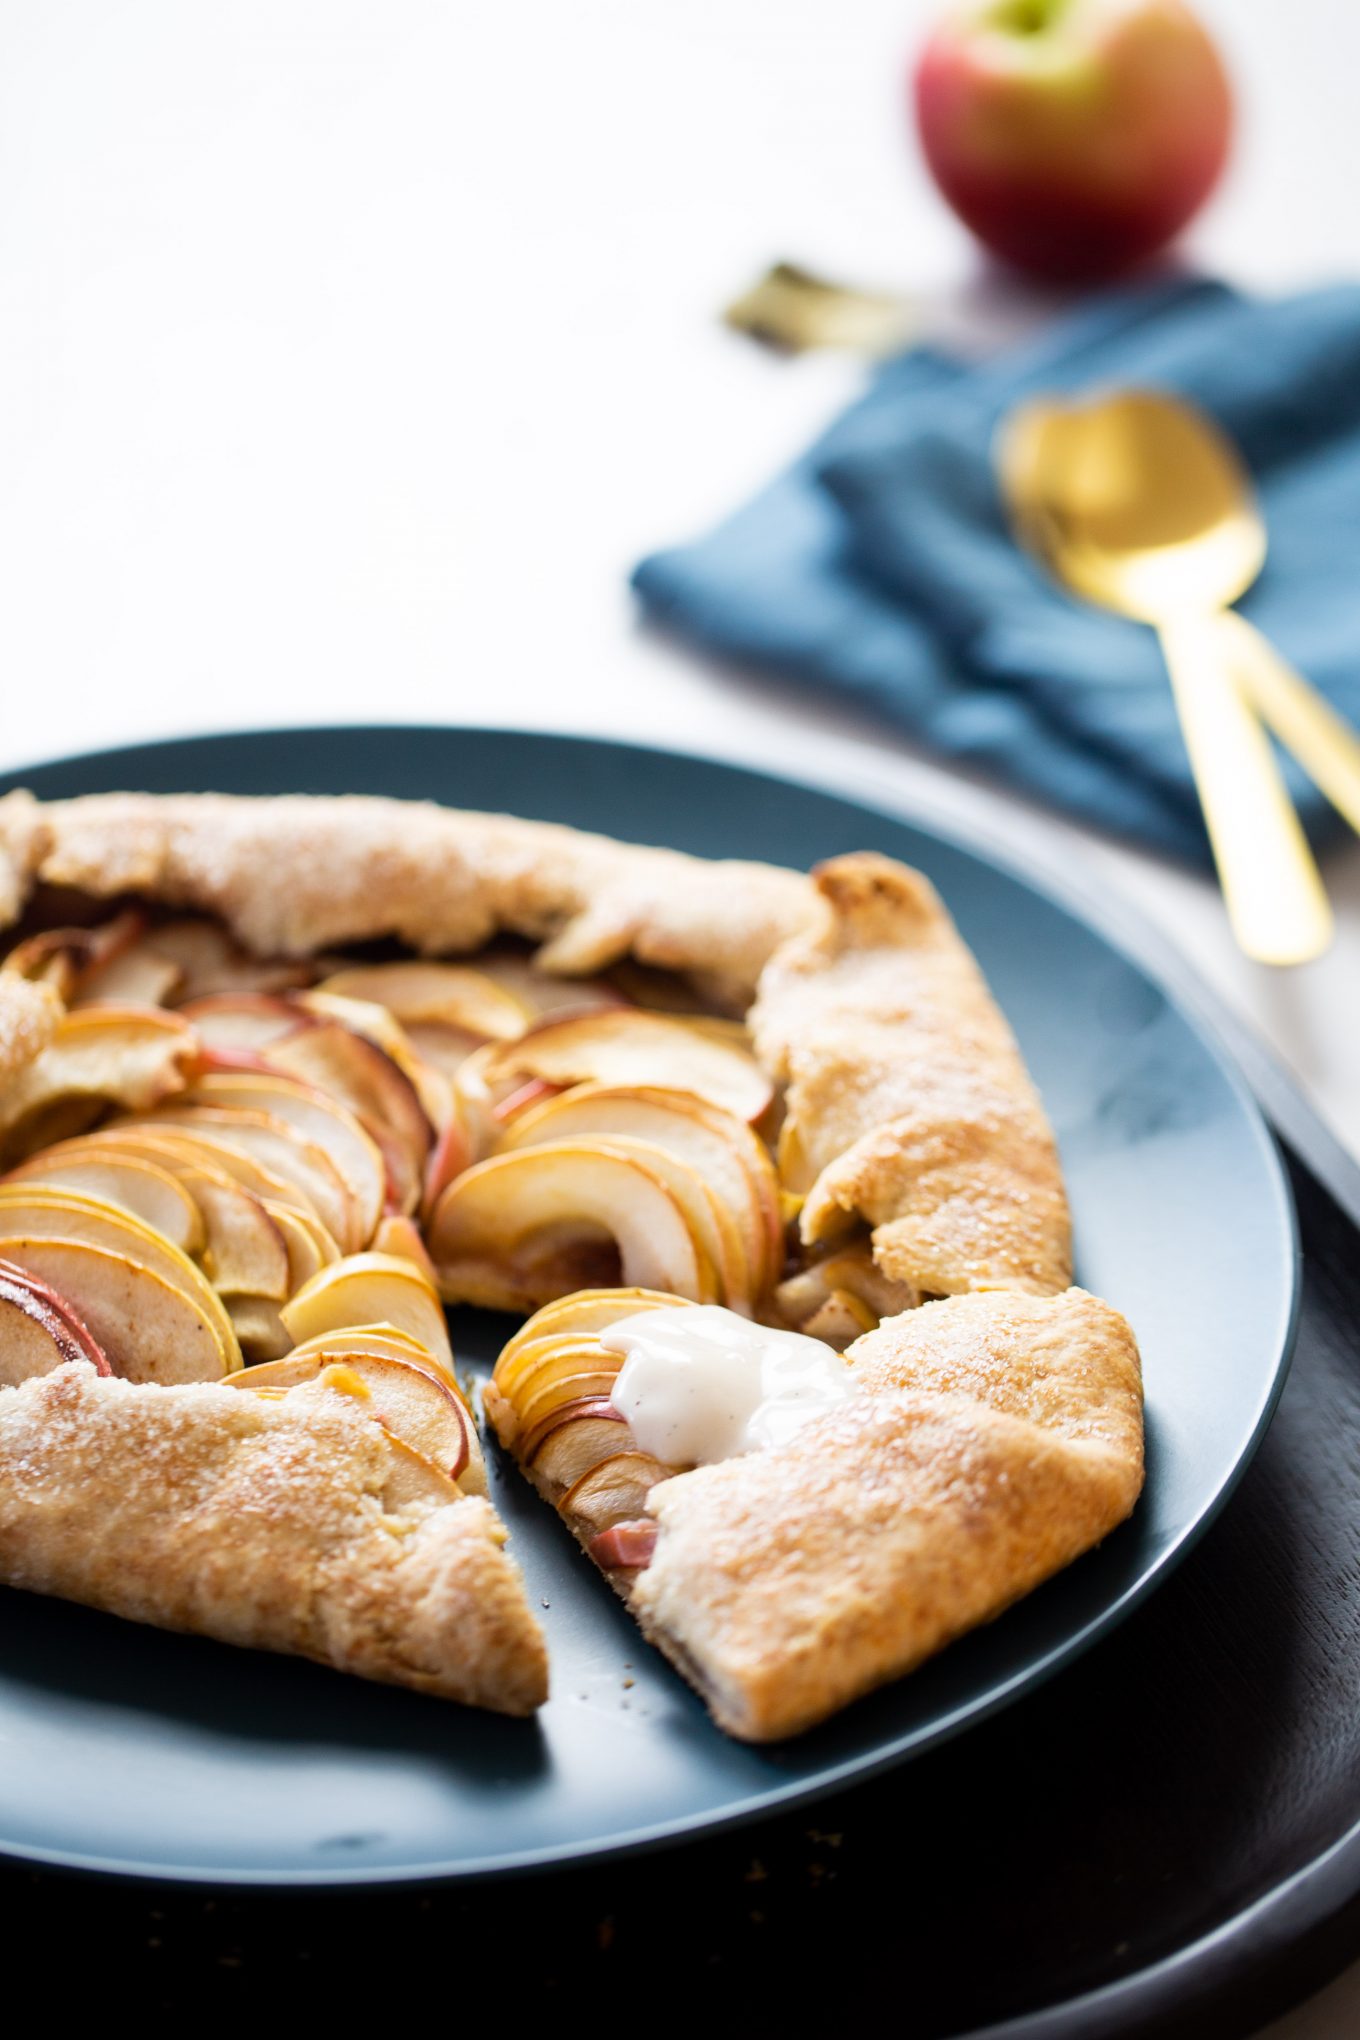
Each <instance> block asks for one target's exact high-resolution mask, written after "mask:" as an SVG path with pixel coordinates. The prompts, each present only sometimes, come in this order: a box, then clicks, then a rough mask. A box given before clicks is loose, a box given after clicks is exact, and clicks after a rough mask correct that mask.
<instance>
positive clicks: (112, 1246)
mask: <svg viewBox="0 0 1360 2040" xmlns="http://www.w3.org/2000/svg"><path fill="white" fill-rule="evenodd" d="M0 1227H3V1229H4V1231H5V1232H6V1233H7V1234H10V1233H13V1234H22V1235H23V1236H24V1237H25V1238H32V1239H38V1238H49V1239H78V1240H88V1241H89V1243H90V1245H91V1246H95V1247H106V1248H107V1249H108V1250H109V1252H110V1253H114V1254H122V1255H124V1256H126V1258H127V1259H128V1260H130V1261H137V1262H139V1263H140V1264H141V1265H142V1266H143V1267H147V1268H150V1269H151V1270H152V1271H153V1273H155V1274H157V1275H159V1276H161V1277H162V1279H163V1280H164V1281H166V1282H170V1283H174V1284H175V1285H176V1287H178V1288H180V1289H182V1290H183V1291H184V1293H185V1295H186V1296H187V1297H188V1298H189V1300H190V1302H191V1303H193V1304H194V1305H195V1306H196V1307H197V1309H198V1310H200V1311H201V1312H202V1314H203V1316H204V1317H205V1318H206V1319H207V1320H208V1322H209V1324H211V1325H212V1326H213V1328H214V1330H215V1331H216V1333H217V1336H218V1338H219V1339H220V1341H221V1344H222V1350H223V1367H224V1370H225V1368H227V1367H229V1366H232V1365H238V1364H239V1361H238V1360H237V1359H236V1358H235V1357H234V1356H235V1346H236V1341H235V1338H234V1336H233V1333H232V1328H231V1320H230V1318H229V1317H228V1315H227V1312H226V1310H225V1308H224V1307H223V1304H222V1301H221V1299H220V1297H219V1296H218V1294H217V1292H216V1290H215V1289H214V1288H213V1286H212V1284H211V1283H210V1282H209V1280H208V1278H207V1276H206V1275H205V1274H204V1273H203V1271H202V1269H201V1268H197V1267H195V1265H194V1263H193V1262H192V1261H191V1260H190V1259H189V1257H188V1255H187V1254H182V1253H181V1252H180V1250H179V1248H178V1247H175V1246H172V1245H171V1243H170V1241H169V1240H167V1239H166V1238H164V1237H163V1235H162V1234H160V1233H158V1232H155V1231H153V1230H152V1228H151V1227H150V1226H149V1225H144V1224H143V1223H142V1221H141V1220H140V1219H139V1218H134V1217H133V1216H132V1215H131V1213H130V1212H127V1211H124V1210H120V1209H119V1208H118V1206H116V1205H113V1204H102V1203H99V1202H97V1201H96V1200H95V1199H94V1198H92V1197H84V1196H81V1195H80V1193H79V1192H77V1191H74V1190H65V1189H52V1190H48V1189H43V1188H40V1187H38V1186H36V1185H31V1184H27V1183H4V1184H0Z"/></svg>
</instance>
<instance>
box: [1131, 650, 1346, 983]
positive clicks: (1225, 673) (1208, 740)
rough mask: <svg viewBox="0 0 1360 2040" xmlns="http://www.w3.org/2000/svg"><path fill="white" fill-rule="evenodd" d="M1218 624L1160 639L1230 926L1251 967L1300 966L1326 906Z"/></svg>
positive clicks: (1320, 929)
mask: <svg viewBox="0 0 1360 2040" xmlns="http://www.w3.org/2000/svg"><path fill="white" fill-rule="evenodd" d="M1221 621H1222V619H1221V618H1220V617H1219V616H1215V615H1209V616H1186V617H1177V618H1175V619H1173V620H1171V621H1169V622H1167V623H1165V624H1163V625H1162V626H1161V630H1160V632H1159V635H1160V637H1161V641H1162V650H1163V651H1164V653H1165V654H1166V663H1167V667H1168V669H1169V671H1170V674H1171V688H1172V693H1173V694H1174V696H1175V700H1176V709H1177V713H1178V714H1179V716H1180V719H1181V729H1182V731H1183V733H1184V736H1185V744H1186V749H1187V750H1188V751H1189V753H1190V765H1191V769H1192V770H1193V772H1194V775H1195V784H1196V786H1197V787H1198V789H1199V797H1200V800H1201V802H1202V803H1203V806H1204V820H1205V823H1206V825H1207V827H1208V830H1209V841H1210V843H1211V844H1212V845H1213V852H1214V861H1215V863H1216V864H1217V866H1218V875H1219V880H1220V882H1221V884H1222V887H1223V897H1224V899H1225V901H1226V902H1227V908H1228V918H1229V919H1230V921H1231V922H1232V926H1233V932H1234V934H1235V935H1236V937H1237V940H1238V942H1239V943H1240V944H1241V946H1242V948H1243V949H1244V950H1245V951H1246V953H1247V955H1248V956H1250V957H1253V958H1255V960H1256V961H1257V962H1258V963H1275V964H1287V963H1307V962H1309V961H1310V960H1311V958H1313V957H1315V956H1320V955H1321V954H1322V952H1323V950H1324V949H1325V948H1326V947H1327V944H1328V943H1329V942H1330V940H1331V935H1332V910H1331V906H1330V904H1329V903H1328V899H1327V895H1326V892H1325V891H1324V890H1323V885H1322V878H1321V876H1320V874H1319V872H1318V868H1317V864H1316V862H1315V860H1314V857H1313V853H1312V851H1311V850H1310V849H1309V847H1308V840H1307V838H1306V837H1305V835H1304V833H1303V830H1302V828H1301V826H1300V824H1299V818H1298V816H1297V815H1296V814H1295V812H1294V808H1293V804H1292V803H1291V801H1290V799H1289V795H1288V793H1287V792H1286V790H1285V784H1284V781H1283V779H1282V778H1281V777H1280V768H1279V766H1278V765H1277V764H1276V762H1275V757H1274V754H1273V752H1272V751H1271V748H1270V745H1269V743H1268V742H1267V741H1266V736H1265V732H1264V730H1263V729H1262V728H1261V725H1260V723H1259V722H1258V721H1257V719H1256V716H1255V714H1254V712H1253V711H1252V709H1251V708H1250V707H1249V706H1248V704H1247V701H1246V699H1245V697H1244V696H1243V695H1242V693H1241V692H1240V691H1239V689H1238V687H1237V685H1236V683H1235V681H1234V679H1233V676H1232V667H1231V662H1230V660H1229V658H1228V657H1227V656H1226V654H1227V651H1228V643H1229V640H1228V639H1227V638H1226V637H1225V636H1224V635H1223V633H1222V631H1221V628H1220V625H1221Z"/></svg>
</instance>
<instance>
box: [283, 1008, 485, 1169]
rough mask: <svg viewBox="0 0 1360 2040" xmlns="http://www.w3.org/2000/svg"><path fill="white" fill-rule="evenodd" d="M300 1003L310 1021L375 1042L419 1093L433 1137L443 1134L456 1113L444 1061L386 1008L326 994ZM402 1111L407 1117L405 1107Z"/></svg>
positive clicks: (471, 1043) (470, 1039)
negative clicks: (423, 1046)
mask: <svg viewBox="0 0 1360 2040" xmlns="http://www.w3.org/2000/svg"><path fill="white" fill-rule="evenodd" d="M296 1002H297V1005H298V1006H299V1008H300V1009H301V1010H302V1011H303V1012H305V1013H306V1014H307V1015H308V1017H309V1018H311V1019H313V1020H333V1021H335V1022H336V1023H337V1024H338V1025H339V1026H341V1027H345V1028H348V1030H349V1032H350V1033H351V1034H357V1035H358V1036H359V1038H360V1040H361V1041H369V1042H372V1044H373V1046H374V1047H375V1048H379V1049H381V1050H382V1052H383V1054H384V1055H385V1056H386V1057H387V1058H388V1060H389V1061H391V1062H394V1063H395V1064H396V1066H397V1068H398V1069H399V1070H400V1071H401V1074H402V1075H403V1076H404V1077H405V1078H406V1080H407V1082H408V1083H409V1084H410V1086H411V1089H412V1090H413V1091H414V1092H415V1094H416V1099H417V1101H418V1103H419V1105H420V1109H421V1111H422V1112H423V1113H424V1115H425V1118H426V1119H427V1120H428V1122H429V1130H430V1133H432V1134H437V1133H438V1132H439V1129H440V1128H441V1127H442V1126H443V1125H444V1123H445V1121H446V1120H447V1118H448V1116H449V1113H450V1111H451V1110H452V1105H453V1098H452V1092H451V1089H450V1084H451V1078H450V1076H449V1074H448V1073H447V1072H446V1071H445V1069H444V1067H443V1064H442V1062H441V1060H440V1057H439V1056H438V1055H437V1054H436V1055H434V1056H427V1055H425V1054H424V1053H423V1052H422V1051H421V1049H420V1048H419V1046H418V1045H417V1043H416V1042H415V1040H414V1039H413V1037H412V1034H411V1033H410V1032H408V1030H407V1029H406V1028H405V1027H403V1026H402V1024H401V1022H400V1021H399V1020H396V1019H394V1018H393V1016H392V1014H391V1013H389V1012H388V1010H387V1008H386V1006H377V1005H374V1004H372V1002H371V1001H369V1000H366V999H342V998H338V997H336V996H335V995H334V994H332V993H330V992H322V991H311V992H299V993H297V994H296ZM436 1031H437V1032H438V1031H440V1030H436ZM462 1038H463V1039H464V1040H465V1041H466V1043H467V1049H468V1050H471V1049H473V1048H475V1047H477V1046H478V1042H479V1037H478V1036H476V1035H467V1036H464V1037H462ZM465 1052H466V1051H465ZM402 1111H403V1114H404V1112H405V1107H403V1108H402ZM398 1123H400V1121H399V1122H398Z"/></svg>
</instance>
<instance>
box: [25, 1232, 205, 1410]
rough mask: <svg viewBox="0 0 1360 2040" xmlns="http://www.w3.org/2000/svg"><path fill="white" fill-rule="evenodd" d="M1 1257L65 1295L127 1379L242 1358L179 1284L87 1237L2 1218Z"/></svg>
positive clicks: (171, 1375)
mask: <svg viewBox="0 0 1360 2040" xmlns="http://www.w3.org/2000/svg"><path fill="white" fill-rule="evenodd" d="M0 1260H4V1261H9V1262H12V1263H14V1265H15V1266H16V1267H18V1268H21V1269H22V1270H23V1272H24V1274H25V1275H29V1276H36V1277H37V1278H38V1280H39V1281H40V1282H43V1283H45V1284H46V1285H47V1287H48V1288H49V1289H52V1290H55V1292H56V1293H57V1294H58V1295H59V1296H61V1297H62V1298H64V1299H65V1300H66V1301H67V1302H68V1303H69V1305H70V1308H71V1309H72V1310H73V1311H74V1312H75V1313H76V1315H77V1316H78V1317H79V1318H80V1319H81V1321H82V1322H83V1323H84V1324H85V1325H86V1326H88V1328H89V1331H90V1333H91V1334H92V1336H93V1337H94V1339H95V1340H96V1341H97V1342H98V1344H99V1346H100V1347H101V1348H102V1349H103V1352H104V1354H105V1355H106V1357H107V1359H108V1363H109V1367H110V1368H111V1370H112V1372H113V1373H115V1374H119V1375H122V1376H123V1377H124V1378H125V1379H126V1380H128V1381H155V1382H161V1383H165V1384H169V1383H179V1382H188V1381H220V1380H221V1379H222V1377H223V1375H224V1374H228V1373H231V1372H233V1371H234V1369H235V1368H237V1367H239V1366H240V1365H241V1352H240V1348H239V1346H238V1345H237V1343H236V1339H235V1335H234V1334H233V1335H232V1339H231V1346H230V1351H229V1353H226V1354H224V1352H223V1346H222V1341H221V1339H220V1337H219V1335H218V1332H217V1330H216V1327H215V1325H214V1324H213V1322H212V1321H211V1320H210V1319H209V1318H208V1317H207V1316H206V1315H205V1314H204V1312H203V1311H202V1310H201V1309H200V1308H199V1306H198V1304H197V1303H196V1302H194V1301H193V1299H192V1298H191V1297H189V1296H188V1295H187V1294H186V1293H185V1291H184V1290H183V1289H181V1288H179V1287H177V1286H176V1285H175V1284H173V1283H171V1282H169V1281H167V1280H166V1278H165V1277H164V1276H163V1275H161V1274H158V1273H157V1272H156V1270H155V1269H152V1268H148V1267H146V1266H145V1265H144V1264H142V1263H141V1262H138V1261H131V1260H129V1259H128V1258H127V1257H126V1255H123V1254H118V1253H113V1252H111V1251H110V1250H109V1249H108V1248H106V1247H97V1246H92V1245H91V1244H90V1242H89V1241H88V1240H85V1239H56V1238H46V1237H31V1238H26V1237H23V1236H21V1235H12V1234H9V1233H7V1232H6V1231H5V1230H4V1227H3V1224H0Z"/></svg>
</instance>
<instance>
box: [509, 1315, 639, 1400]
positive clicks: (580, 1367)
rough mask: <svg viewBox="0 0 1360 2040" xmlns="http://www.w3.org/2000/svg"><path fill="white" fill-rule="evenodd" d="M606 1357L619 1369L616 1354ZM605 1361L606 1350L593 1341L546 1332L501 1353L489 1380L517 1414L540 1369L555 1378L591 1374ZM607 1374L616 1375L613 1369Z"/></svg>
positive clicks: (618, 1356) (571, 1335) (583, 1337)
mask: <svg viewBox="0 0 1360 2040" xmlns="http://www.w3.org/2000/svg"><path fill="white" fill-rule="evenodd" d="M608 1357H609V1359H610V1360H611V1361H616V1362H617V1363H618V1366H620V1367H621V1366H622V1365H623V1361H622V1357H621V1356H620V1355H619V1354H617V1353H616V1354H612V1355H609V1356H608ZM605 1359H606V1349H605V1348H604V1347H603V1346H602V1345H601V1344H600V1342H599V1340H598V1339H597V1338H591V1337H589V1336H573V1334H572V1333H571V1332H549V1333H547V1334H545V1336H544V1337H542V1338H538V1339H530V1340H528V1341H527V1342H526V1344H524V1345H522V1346H518V1347H516V1348H515V1350H514V1351H513V1352H510V1351H508V1350H507V1351H506V1352H504V1353H502V1354H501V1356H500V1358H499V1360H497V1362H496V1367H495V1372H494V1374H493V1375H492V1379H493V1381H494V1382H495V1384H496V1386H497V1388H498V1389H499V1390H500V1391H501V1393H502V1394H503V1395H506V1396H508V1397H509V1398H510V1400H511V1402H512V1403H513V1404H514V1406H515V1409H516V1411H519V1410H521V1409H522V1408H523V1406H524V1401H525V1398H526V1396H528V1395H529V1394H530V1393H531V1392H532V1386H533V1384H534V1382H535V1381H536V1380H537V1379H538V1377H539V1375H540V1374H541V1373H542V1372H543V1371H544V1369H548V1370H550V1371H554V1372H557V1373H559V1374H561V1373H567V1374H572V1373H581V1372H582V1371H585V1372H588V1373H595V1372H597V1371H598V1370H599V1369H600V1368H601V1367H603V1366H604V1363H605ZM611 1371H614V1372H617V1368H614V1369H612V1370H611Z"/></svg>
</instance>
